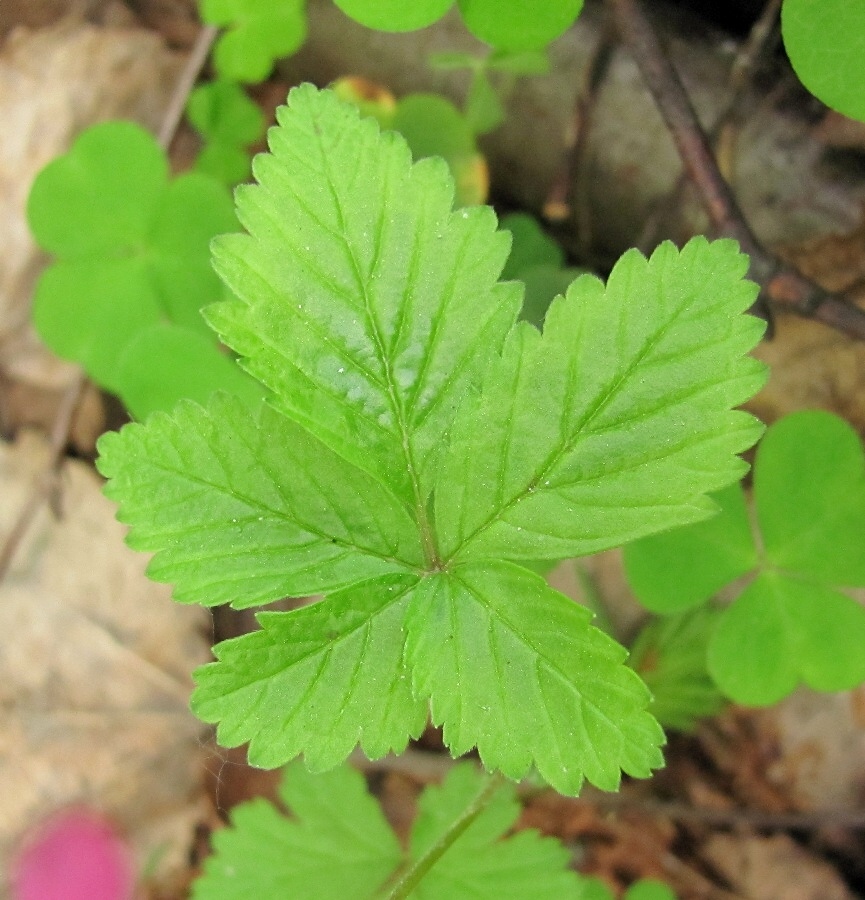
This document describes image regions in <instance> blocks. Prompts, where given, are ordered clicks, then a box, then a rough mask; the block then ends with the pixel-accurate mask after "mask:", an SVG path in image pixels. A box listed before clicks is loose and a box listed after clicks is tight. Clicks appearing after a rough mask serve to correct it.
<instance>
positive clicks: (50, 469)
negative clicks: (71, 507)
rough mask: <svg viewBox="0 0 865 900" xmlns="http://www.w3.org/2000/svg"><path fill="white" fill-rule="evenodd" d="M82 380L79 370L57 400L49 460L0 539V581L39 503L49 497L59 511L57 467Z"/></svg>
mask: <svg viewBox="0 0 865 900" xmlns="http://www.w3.org/2000/svg"><path fill="white" fill-rule="evenodd" d="M84 383H85V379H84V374H83V372H78V373H77V374H76V376H75V380H74V381H73V382H72V383H71V384H70V385H69V387H68V388H67V389H66V392H65V393H64V395H63V398H62V399H61V401H60V406H59V408H58V409H57V414H56V415H55V416H54V424H53V426H52V428H51V454H50V457H49V463H48V465H47V466H46V468H45V469H44V471H43V472H42V473H41V474H40V475H39V478H38V479H37V480H36V482H35V483H34V485H33V489H32V491H31V492H30V496H29V497H28V498H27V502H26V503H25V504H24V506H23V507H22V508H21V511H20V512H19V513H18V518H17V519H16V520H15V523H14V524H13V525H12V529H11V531H10V532H9V534H8V535H7V537H6V540H5V541H4V542H3V545H2V547H0V581H2V580H3V578H4V577H5V576H6V573H7V572H8V571H9V566H10V565H11V564H12V559H13V558H14V556H15V552H16V551H17V549H18V547H19V545H20V544H21V541H22V540H23V539H24V536H25V535H26V534H27V529H28V528H29V527H30V525H31V523H32V522H33V519H34V518H35V517H36V513H37V512H39V509H40V507H41V506H42V503H43V502H44V501H45V500H46V499H48V500H50V501H51V504H52V506H53V507H54V508H55V511H58V510H57V507H58V503H59V501H58V485H59V475H60V468H61V466H62V465H63V451H64V450H65V449H66V442H67V439H68V437H69V429H70V428H71V427H72V420H73V417H74V416H75V410H76V409H77V408H78V401H79V400H80V399H81V392H82V390H83V389H84Z"/></svg>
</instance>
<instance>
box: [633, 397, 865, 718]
mask: <svg viewBox="0 0 865 900" xmlns="http://www.w3.org/2000/svg"><path fill="white" fill-rule="evenodd" d="M715 499H716V500H717V502H718V503H719V505H720V507H721V512H720V514H719V515H718V516H717V517H716V518H715V519H712V520H709V521H707V522H704V523H700V524H699V525H695V526H691V527H690V528H684V529H677V530H674V531H670V532H668V533H667V534H662V535H656V536H653V537H650V538H646V539H644V540H642V541H639V542H637V543H635V544H632V545H629V546H628V547H626V548H625V569H626V572H627V574H628V578H629V581H630V582H631V586H632V587H633V588H634V591H635V592H636V594H637V596H638V597H639V598H640V599H641V600H642V601H643V602H644V603H645V604H646V606H648V607H649V608H651V609H654V610H656V611H658V612H673V611H677V610H683V609H688V608H693V607H695V606H696V605H697V604H699V603H702V602H704V601H705V600H707V599H709V597H711V596H712V595H713V594H715V593H717V592H718V591H719V590H721V589H722V588H724V587H725V586H726V585H728V584H729V583H730V582H735V581H737V580H738V579H741V578H743V577H744V576H748V577H749V578H750V579H751V581H750V583H749V584H748V585H747V586H746V587H745V588H744V589H741V588H740V590H739V596H738V597H737V599H735V600H734V602H733V604H732V605H731V606H730V607H729V608H728V609H726V610H725V611H724V612H723V614H722V615H721V617H720V619H719V621H718V623H717V626H716V628H715V631H714V634H713V635H712V637H711V639H710V641H709V645H708V666H709V672H710V673H711V675H712V677H713V678H714V679H715V681H716V683H717V684H718V685H719V686H720V687H721V689H722V690H723V691H724V693H725V694H726V695H727V696H729V697H731V698H732V699H734V700H736V701H738V702H740V703H747V704H752V705H756V706H762V705H767V704H770V703H775V702H776V701H778V700H779V699H781V697H783V696H785V695H786V694H789V693H790V692H791V691H792V690H793V689H794V688H795V687H796V685H797V684H798V683H799V682H800V681H801V682H804V683H805V684H807V685H809V686H810V687H812V688H815V689H817V690H824V691H835V690H844V689H848V688H852V687H854V686H855V685H857V684H860V683H862V682H863V681H865V656H863V654H862V652H861V648H862V645H863V643H865V608H863V607H862V606H861V604H859V603H857V602H856V601H854V600H853V599H852V598H850V597H849V596H847V595H846V594H845V593H843V588H845V587H861V586H865V562H863V557H865V553H863V551H865V545H863V541H865V537H863V535H865V458H863V453H862V447H861V445H860V443H859V438H858V437H857V435H856V433H855V432H854V431H853V430H852V429H851V428H850V426H849V425H847V424H846V423H845V422H844V421H843V420H841V419H839V418H838V417H836V416H833V415H831V414H829V413H825V412H818V411H809V412H799V413H793V414H791V415H789V416H786V417H785V418H783V419H781V420H780V421H778V422H776V423H775V424H774V425H772V426H771V427H770V428H769V430H768V431H767V432H766V435H765V437H764V438H763V440H762V441H761V443H760V445H759V448H758V450H757V458H756V462H755V465H754V505H755V514H754V525H755V526H756V527H757V529H758V530H759V536H758V537H756V536H754V535H753V534H752V523H751V521H750V518H749V515H748V510H747V507H746V504H745V499H744V495H743V493H742V490H741V488H740V487H738V486H737V487H735V488H730V489H728V490H726V491H723V492H721V493H719V494H717V495H716V496H715Z"/></svg>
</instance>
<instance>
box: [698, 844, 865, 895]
mask: <svg viewBox="0 0 865 900" xmlns="http://www.w3.org/2000/svg"><path fill="white" fill-rule="evenodd" d="M702 855H703V857H704V858H705V859H706V861H707V862H709V864H710V865H712V866H714V867H715V869H717V870H718V871H719V872H720V874H722V875H723V876H724V878H725V879H726V880H727V881H728V882H729V883H730V885H731V886H732V888H733V890H734V891H736V892H738V893H740V894H741V895H742V896H743V897H747V898H749V900H855V896H854V894H853V893H852V892H851V891H850V890H849V888H848V887H847V886H846V885H845V884H844V882H843V881H842V880H841V878H840V877H839V876H838V873H837V872H836V871H835V870H834V869H833V868H832V867H831V866H830V865H829V864H828V863H826V862H823V861H822V860H821V859H818V858H817V857H816V856H813V855H812V854H811V853H809V852H808V851H807V850H806V849H805V848H804V847H801V846H800V845H799V844H797V843H796V842H795V841H794V840H793V839H792V838H790V837H788V836H787V835H785V834H776V835H773V836H772V837H759V836H757V835H743V836H737V835H731V834H714V835H713V836H712V837H710V838H709V839H708V841H706V843H705V845H704V847H703V851H702Z"/></svg>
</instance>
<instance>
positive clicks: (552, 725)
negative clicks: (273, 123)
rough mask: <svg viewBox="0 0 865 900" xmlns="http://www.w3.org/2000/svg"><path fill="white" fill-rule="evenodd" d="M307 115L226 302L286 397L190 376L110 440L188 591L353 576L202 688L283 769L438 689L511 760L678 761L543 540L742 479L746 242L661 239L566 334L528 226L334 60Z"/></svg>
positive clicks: (256, 196)
mask: <svg viewBox="0 0 865 900" xmlns="http://www.w3.org/2000/svg"><path fill="white" fill-rule="evenodd" d="M277 118H278V122H279V126H278V127H277V128H276V129H273V130H272V131H271V133H270V135H269V140H270V147H271V154H270V155H268V156H262V157H259V158H257V160H256V161H255V164H254V172H255V175H256V178H257V179H258V182H259V183H258V184H257V185H252V186H242V187H241V188H240V189H238V192H237V198H238V210H239V216H240V218H241V220H242V222H243V224H244V225H245V226H246V228H247V231H248V233H247V234H245V235H231V236H227V237H223V238H219V239H218V240H217V241H216V242H215V250H214V253H215V261H216V265H217V267H218V269H219V271H220V272H221V274H222V275H223V277H224V278H225V279H226V281H227V282H228V283H229V285H230V287H231V288H232V290H233V291H234V292H235V293H236V296H237V298H238V299H236V300H232V301H228V302H226V303H222V304H219V305H217V306H215V307H212V308H210V309H209V310H208V312H207V317H208V320H209V321H211V322H213V324H214V325H215V327H216V328H217V329H218V330H219V332H220V334H221V336H222V338H223V340H224V341H225V343H226V344H228V345H229V346H230V347H231V348H233V349H234V350H235V351H236V352H237V353H239V354H240V355H241V359H242V364H243V366H244V367H245V368H246V369H247V371H249V372H250V373H251V374H253V375H254V376H256V377H257V378H258V379H259V380H260V381H261V382H262V383H263V384H264V385H265V386H266V387H267V388H268V390H269V391H270V392H271V395H272V403H271V405H269V406H266V407H265V408H264V409H263V410H261V411H260V412H252V411H250V410H248V409H247V408H246V407H245V406H244V405H243V404H242V403H240V402H239V401H236V400H230V399H227V398H224V397H217V398H215V399H213V400H211V401H210V402H209V403H208V405H207V406H206V407H201V406H199V405H197V404H193V403H187V404H183V405H181V406H180V407H179V408H178V409H177V410H176V411H175V412H174V413H173V414H172V415H171V416H164V415H154V416H152V417H151V418H150V419H149V420H148V422H147V424H146V425H145V426H130V427H127V428H125V429H124V430H123V431H121V432H120V434H118V435H110V436H107V437H106V438H104V439H103V441H102V443H101V444H100V452H101V454H102V457H101V460H100V468H101V470H102V471H103V473H104V474H106V475H107V476H108V477H109V478H110V479H111V480H110V482H109V486H108V489H107V490H108V491H109V493H110V495H111V496H112V497H115V498H116V499H117V500H118V501H119V502H120V504H121V508H120V517H121V518H122V519H123V520H124V521H126V522H128V523H129V524H130V525H131V532H130V541H131V543H132V544H133V546H136V547H139V548H140V549H143V550H148V551H151V552H154V553H155V556H154V559H153V561H152V563H151V574H152V575H153V576H154V577H156V578H159V579H162V580H167V581H173V582H174V583H175V585H176V589H175V590H176V595H177V597H178V599H180V600H182V601H185V602H200V603H207V604H214V603H224V602H233V603H234V605H235V606H251V605H255V604H262V603H268V602H270V601H273V600H275V599H277V598H280V597H283V596H285V595H308V594H324V595H325V597H324V599H322V600H320V601H319V602H317V603H316V604H314V605H312V606H309V607H304V608H301V609H300V610H297V611H295V612H291V613H286V614H279V615H267V614H265V615H263V616H262V618H261V624H262V630H261V632H259V633H257V634H254V635H250V636H246V637H243V638H241V639H239V640H237V641H233V642H228V643H226V644H224V645H221V646H220V647H219V648H217V654H218V660H217V662H215V663H213V664H212V665H210V666H208V667H205V668H204V669H202V670H201V671H200V672H199V673H198V676H197V679H198V687H197V689H196V693H195V695H194V698H193V704H194V706H195V708H196V709H197V710H198V712H199V713H200V714H201V715H202V716H203V717H204V718H206V719H208V720H209V721H216V722H218V723H219V728H220V731H219V733H220V737H221V739H222V740H224V741H226V742H227V743H230V744H239V743H242V742H245V741H249V742H250V743H251V748H252V749H251V753H252V757H253V759H255V760H256V761H257V762H259V763H260V764H266V765H278V764H280V763H282V762H285V761H288V760H289V759H290V758H292V757H293V756H294V755H296V754H298V753H301V752H302V753H304V754H305V755H306V757H307V759H308V760H309V761H310V763H311V765H313V766H314V767H316V768H323V767H326V766H331V765H334V764H335V763H337V762H338V761H339V760H340V759H342V758H344V757H345V756H346V755H347V754H348V753H349V751H350V749H351V747H352V746H353V745H354V744H355V743H357V742H359V743H360V744H361V746H362V747H363V748H364V749H365V750H366V751H367V752H368V753H370V755H381V754H383V753H385V752H387V750H388V749H392V748H399V747H401V746H404V744H405V741H406V740H407V738H408V737H409V736H410V735H413V734H416V733H417V731H418V729H419V728H420V727H421V724H422V722H423V715H424V712H425V711H430V712H431V714H432V717H433V719H434V720H435V721H436V722H439V723H441V724H443V725H444V733H445V739H446V741H447V742H448V744H449V746H450V747H451V749H452V750H453V751H454V752H455V753H461V752H464V751H466V750H468V749H470V748H471V747H472V746H477V747H478V749H479V752H480V755H481V759H482V761H483V762H484V763H485V764H486V765H487V766H488V767H494V768H499V769H501V770H502V771H504V772H506V773H507V774H509V775H511V776H513V777H518V776H520V775H522V774H523V773H525V772H526V771H527V769H528V768H529V767H530V766H536V767H537V768H538V769H539V770H540V771H541V773H542V774H543V775H544V777H545V778H547V779H548V780H549V781H550V783H552V784H554V785H555V786H556V787H558V788H559V789H560V790H562V791H566V792H570V793H574V792H576V791H577V790H579V787H580V785H581V783H582V781H583V779H584V778H588V779H589V780H591V781H593V782H595V783H596V784H599V785H601V786H603V787H608V788H614V787H615V786H616V785H617V784H618V781H619V778H620V772H621V771H622V770H624V771H625V772H628V773H631V774H633V775H636V776H645V775H648V774H649V772H650V770H651V769H652V768H653V767H655V766H657V765H659V764H660V762H661V757H660V752H659V750H658V747H659V745H660V744H661V743H662V742H663V734H662V732H661V731H660V728H659V727H658V725H657V723H656V722H655V720H654V719H653V718H652V717H651V715H649V714H648V713H647V712H646V705H647V704H648V702H649V695H648V692H647V691H646V688H645V686H644V685H643V684H642V683H641V682H640V680H639V678H638V677H637V676H636V675H635V673H634V672H633V671H632V670H631V669H629V668H627V667H626V666H625V665H624V657H625V651H624V650H623V648H621V647H620V646H619V645H617V644H616V643H615V642H613V641H612V640H611V639H610V638H608V637H607V636H605V635H604V634H603V633H601V632H600V631H599V630H597V629H595V628H593V627H592V626H591V625H590V624H589V621H588V619H589V614H588V613H586V612H585V611H584V610H582V609H581V608H579V607H578V606H575V605H574V604H573V603H572V602H571V601H570V600H567V599H566V598H564V597H563V596H561V595H559V594H557V593H556V592H555V591H553V590H552V589H551V588H549V587H547V586H546V584H545V583H544V582H543V581H542V580H541V579H540V578H539V577H538V576H537V575H534V574H532V573H531V572H530V571H528V570H527V569H526V568H523V567H522V566H519V565H515V564H514V561H519V560H525V561H526V563H527V564H529V563H530V562H532V561H534V560H538V559H540V560H544V559H554V558H556V557H557V556H558V555H560V554H562V555H563V554H567V553H572V552H573V553H576V552H589V551H590V550H593V549H597V548H599V547H602V546H611V545H613V544H614V543H616V542H617V541H621V540H623V539H625V538H627V537H630V536H633V535H635V534H644V533H650V532H651V531H653V530H657V529H658V528H661V527H664V526H665V525H666V524H668V523H669V522H670V521H693V520H695V519H699V518H700V517H702V516H705V515H707V514H708V513H709V512H710V511H711V509H712V504H711V502H710V501H708V500H707V499H706V498H705V492H707V491H711V490H717V489H719V488H721V487H723V486H725V485H726V484H729V483H730V482H731V481H733V480H735V479H736V478H737V477H738V476H739V475H740V474H741V472H742V470H743V467H744V464H743V463H742V462H741V461H740V460H738V458H737V457H736V456H735V454H736V452H737V451H739V450H742V449H744V448H745V447H746V446H747V445H748V444H749V442H752V441H753V440H754V439H755V438H756V435H757V433H758V431H759V427H758V426H757V425H756V424H755V423H754V422H753V420H752V419H750V417H748V416H746V415H745V414H744V413H732V412H731V411H730V407H731V406H732V405H735V404H737V403H738V402H740V401H741V400H742V399H744V398H745V397H746V396H747V395H748V394H749V392H753V391H754V390H755V389H756V387H757V386H758V385H759V384H760V383H761V380H762V369H761V367H760V366H759V364H757V363H756V362H754V361H752V360H749V359H747V358H746V357H745V356H744V354H745V353H746V352H747V350H748V349H749V348H750V347H751V345H752V344H753V343H754V341H755V340H756V339H757V337H758V336H759V334H760V330H761V328H760V325H759V323H757V322H756V321H755V320H753V319H751V318H749V317H746V316H743V315H741V313H742V312H743V311H744V310H745V309H746V308H747V306H748V305H749V303H750V302H751V300H752V299H753V293H754V289H753V286H751V285H748V284H747V283H745V282H743V281H742V277H741V276H742V274H743V269H744V260H743V259H742V258H741V256H740V255H739V254H738V252H737V250H736V248H735V245H734V244H732V243H731V242H719V243H716V244H709V243H708V242H706V241H705V240H702V239H701V240H696V241H694V242H692V243H690V244H689V245H688V246H687V247H686V248H685V249H684V250H682V251H681V252H679V251H676V250H675V248H673V247H672V246H671V245H665V246H664V247H662V248H661V249H660V250H659V251H658V252H657V253H656V254H655V255H654V256H653V257H652V259H651V260H646V259H644V258H643V257H641V256H639V255H638V254H633V255H631V256H629V257H628V258H627V259H626V260H625V262H624V263H622V264H620V266H618V267H617V268H616V270H615V271H614V273H613V276H612V277H611V280H610V284H609V286H608V288H607V289H606V292H605V290H604V287H603V285H601V283H600V282H598V281H596V280H594V279H589V280H580V281H578V282H577V283H576V286H575V287H574V288H572V289H571V290H570V291H569V292H568V296H567V298H560V300H559V301H557V303H556V304H554V306H553V308H552V312H551V315H549V316H548V317H547V323H546V326H545V331H544V334H543V336H541V335H540V334H539V333H538V332H537V331H536V330H535V329H534V328H533V327H532V326H530V325H527V324H525V323H522V324H519V325H516V324H515V321H516V318H517V314H518V311H519V302H520V287H519V285H517V284H514V283H504V284H499V283H498V281H497V279H498V276H499V274H500V272H501V270H502V267H503V265H504V263H505V259H506V257H507V253H508V236H507V234H506V233H502V232H498V231H496V220H495V216H494V214H493V213H492V211H491V210H489V209H458V210H454V209H453V205H452V204H453V199H454V191H453V182H452V180H451V178H450V176H449V173H448V170H447V167H446V166H445V165H444V164H443V163H442V162H441V161H440V160H433V159H425V160H421V161H420V162H417V163H414V164H413V163H412V161H411V156H410V153H409V150H408V147H407V145H406V143H405V141H404V140H403V139H402V138H401V137H400V136H399V135H398V134H396V133H394V132H387V133H384V134H382V133H380V132H379V129H378V126H377V124H376V123H375V122H374V121H372V120H370V119H368V118H362V117H361V116H360V115H359V114H358V112H357V110H356V109H354V108H352V107H350V106H349V105H346V104H344V103H341V102H340V101H339V100H338V99H337V98H336V97H335V96H334V95H333V94H331V93H329V92H319V91H317V90H316V89H314V88H312V87H311V86H302V87H300V88H297V89H295V90H294V91H292V93H291V94H290V96H289V105H288V107H286V108H284V109H282V110H280V111H279V113H278V116H277ZM520 373H524V374H525V375H526V377H523V376H522V375H521V374H520ZM547 478H549V480H550V484H549V485H547V484H544V480H545V479H547ZM535 494H537V497H535V496H534V495H535Z"/></svg>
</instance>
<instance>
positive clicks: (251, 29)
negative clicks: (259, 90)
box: [199, 0, 306, 82]
mask: <svg viewBox="0 0 865 900" xmlns="http://www.w3.org/2000/svg"><path fill="white" fill-rule="evenodd" d="M199 7H200V11H201V18H202V19H203V20H204V21H205V22H207V23H208V24H210V25H219V26H220V27H223V28H227V29H228V31H227V32H226V33H225V34H223V35H221V37H220V38H219V40H218V41H217V43H216V47H215V49H214V51H213V60H214V64H215V66H216V70H217V72H218V73H219V76H220V78H224V79H226V80H228V81H244V82H258V81H264V79H265V78H267V76H268V75H269V74H270V70H271V69H272V68H273V64H274V62H275V61H276V60H278V59H282V58H283V57H285V56H291V54H292V53H294V52H295V51H297V50H298V49H299V48H300V47H301V46H302V44H303V42H304V41H305V40H306V2H305V0H279V2H274V0H199Z"/></svg>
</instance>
